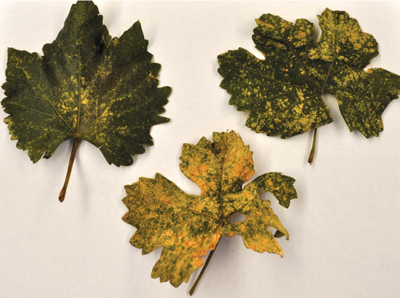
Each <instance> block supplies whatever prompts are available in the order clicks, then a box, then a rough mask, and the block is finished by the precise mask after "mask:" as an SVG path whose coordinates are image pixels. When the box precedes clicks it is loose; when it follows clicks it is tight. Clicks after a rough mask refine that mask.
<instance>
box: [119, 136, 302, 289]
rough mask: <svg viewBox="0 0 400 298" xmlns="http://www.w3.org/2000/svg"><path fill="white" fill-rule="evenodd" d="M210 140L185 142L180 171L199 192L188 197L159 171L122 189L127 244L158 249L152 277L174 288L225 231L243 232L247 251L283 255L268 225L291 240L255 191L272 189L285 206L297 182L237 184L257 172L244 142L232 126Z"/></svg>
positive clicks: (280, 178)
mask: <svg viewBox="0 0 400 298" xmlns="http://www.w3.org/2000/svg"><path fill="white" fill-rule="evenodd" d="M213 139H214V142H210V141H208V140H207V139H206V138H205V137H203V138H202V139H200V141H199V142H198V144H197V145H192V144H184V145H183V147H182V155H181V157H180V160H181V164H180V169H181V171H182V172H183V174H185V175H186V177H188V178H189V179H190V180H191V181H193V182H194V183H196V184H197V185H198V186H199V188H200V190H201V195H200V196H196V195H189V194H186V193H185V192H183V191H182V190H181V189H180V188H179V187H178V186H177V185H175V184H174V183H173V182H171V181H169V180H168V179H166V178H165V177H163V176H162V175H161V174H156V176H155V179H148V178H140V179H139V182H136V183H134V184H132V185H127V186H125V189H126V193H127V196H126V197H125V198H124V199H123V202H124V203H125V205H126V206H127V208H128V209H129V211H128V212H127V213H126V214H125V215H124V217H123V220H124V221H125V222H127V223H129V224H131V225H133V226H134V227H136V228H137V231H136V232H135V234H134V235H133V237H132V238H131V240H130V242H131V244H132V245H133V246H135V247H137V248H141V249H142V250H143V254H147V253H150V252H151V251H153V250H154V249H155V248H156V247H159V246H161V247H163V250H162V253H161V257H160V259H159V260H158V261H157V263H156V265H155V266H154V268H153V272H152V275H151V276H152V277H153V278H160V280H161V281H162V282H164V281H170V283H171V284H172V285H173V286H175V287H177V286H179V285H180V284H181V283H182V282H183V281H186V282H187V281H188V280H189V277H190V275H191V274H192V272H193V271H194V270H196V269H197V268H199V267H201V266H202V265H203V262H204V261H203V258H202V256H204V255H206V254H207V251H208V250H214V249H215V247H216V245H217V244H218V242H219V240H220V238H221V236H223V235H225V236H229V237H232V236H234V235H240V236H242V238H243V241H244V244H245V246H246V247H247V248H250V249H253V250H254V251H257V252H265V251H267V252H270V253H276V254H279V255H281V256H283V252H282V248H281V247H280V245H279V243H278V242H277V241H276V240H275V238H274V236H273V234H272V233H271V232H270V231H269V228H273V229H276V230H277V231H279V234H281V235H286V237H287V239H288V238H289V234H288V232H287V231H286V229H285V228H284V227H283V225H282V224H281V222H280V221H279V219H278V217H277V216H276V215H275V214H274V212H273V211H272V209H271V208H270V204H271V203H270V202H269V201H268V200H262V199H261V198H260V196H259V191H260V190H261V192H266V191H270V192H271V193H272V194H273V195H275V197H276V198H277V199H278V200H279V202H280V204H282V205H283V206H285V207H288V206H289V204H290V200H292V199H295V198H296V197H297V194H296V190H295V189H294V187H293V183H294V182H295V180H294V179H293V178H291V177H288V176H284V175H282V174H280V173H268V174H264V175H261V176H259V177H258V178H256V179H255V180H253V181H252V182H250V183H248V184H246V185H245V186H244V187H242V186H243V184H244V183H245V182H246V181H248V180H249V178H250V177H251V176H252V175H253V174H254V164H253V160H252V152H251V151H250V148H249V146H248V145H247V146H246V145H244V143H243V141H242V139H241V138H240V136H238V135H237V134H236V133H235V132H233V131H231V132H229V133H214V134H213ZM237 213H240V214H243V215H245V217H246V219H245V220H243V221H239V222H237V223H232V222H231V221H230V220H229V218H231V217H232V216H233V215H235V214H237Z"/></svg>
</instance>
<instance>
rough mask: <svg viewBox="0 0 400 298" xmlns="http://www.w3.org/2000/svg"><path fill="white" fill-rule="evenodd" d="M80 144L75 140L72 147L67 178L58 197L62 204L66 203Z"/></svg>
mask: <svg viewBox="0 0 400 298" xmlns="http://www.w3.org/2000/svg"><path fill="white" fill-rule="evenodd" d="M78 144H79V139H75V140H74V144H73V145H72V150H71V156H70V157H69V163H68V170H67V176H66V177H65V182H64V186H63V188H62V189H61V191H60V195H59V196H58V199H59V200H60V202H63V201H64V199H65V195H66V193H67V187H68V183H69V177H70V176H71V172H72V166H73V165H74V160H75V155H76V151H77V149H78Z"/></svg>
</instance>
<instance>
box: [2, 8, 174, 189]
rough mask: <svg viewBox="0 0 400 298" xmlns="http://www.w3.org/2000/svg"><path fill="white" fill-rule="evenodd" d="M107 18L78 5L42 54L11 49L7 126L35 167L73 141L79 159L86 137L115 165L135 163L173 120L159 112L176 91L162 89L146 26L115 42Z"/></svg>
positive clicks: (6, 86) (136, 26) (134, 28)
mask: <svg viewBox="0 0 400 298" xmlns="http://www.w3.org/2000/svg"><path fill="white" fill-rule="evenodd" d="M102 21H103V17H102V16H101V15H99V11H98V8H97V6H96V5H94V4H93V2H91V1H79V2H77V3H76V4H74V5H72V8H71V11H70V13H69V15H68V17H67V19H66V21H65V24H64V27H63V29H62V30H61V31H60V32H59V34H58V36H57V38H56V40H55V41H54V42H53V43H51V44H46V45H44V47H43V53H44V55H43V56H42V57H41V56H40V55H39V54H37V53H29V52H26V51H20V50H16V49H13V48H9V49H8V62H7V70H6V76H7V82H6V83H4V84H3V86H2V88H3V89H4V90H5V95H6V96H7V97H6V98H4V99H3V100H2V105H3V107H4V110H5V112H6V113H8V114H9V115H10V116H8V117H7V118H6V119H5V120H4V122H5V123H6V124H8V128H9V131H10V134H11V135H12V140H18V143H17V147H18V148H19V149H23V150H28V154H29V157H30V159H31V160H32V161H33V162H34V163H35V162H37V161H38V160H39V159H40V158H41V157H44V158H50V157H51V156H52V155H53V153H54V151H55V150H56V149H57V147H58V146H59V145H60V144H61V143H62V142H64V141H67V140H74V146H73V148H74V149H73V150H72V154H71V161H72V162H73V155H74V154H75V152H76V148H77V145H78V142H79V141H80V140H86V141H88V142H90V143H92V144H93V145H94V146H96V147H98V148H99V149H100V151H101V152H102V153H103V155H104V157H105V159H106V160H107V162H108V163H109V164H115V165H116V166H121V165H124V166H127V165H131V164H132V163H133V160H132V156H133V155H136V154H142V153H144V151H145V149H144V147H143V145H149V146H150V145H152V144H153V141H152V137H151V136H150V128H151V127H152V126H153V125H156V124H161V123H166V122H168V121H169V119H168V118H165V117H161V116H159V114H161V113H163V112H164V111H165V110H164V108H163V106H164V105H165V104H167V102H168V100H167V98H168V96H169V94H170V93H171V88H169V87H163V88H158V87H157V86H158V80H157V76H158V73H159V71H160V65H159V64H156V63H152V62H151V60H152V55H151V54H150V53H149V52H147V45H148V41H147V40H146V39H145V38H144V36H143V32H142V28H141V25H140V23H139V22H136V23H135V24H133V26H132V27H131V28H129V29H128V30H127V31H125V32H124V33H123V34H122V36H121V37H120V38H116V37H115V38H112V37H111V36H110V35H109V33H108V30H107V28H106V26H105V25H103V23H102ZM71 167H72V163H70V166H69V170H68V173H70V168H71ZM68 179H69V175H68V174H67V180H66V184H67V183H68ZM64 195H65V194H64Z"/></svg>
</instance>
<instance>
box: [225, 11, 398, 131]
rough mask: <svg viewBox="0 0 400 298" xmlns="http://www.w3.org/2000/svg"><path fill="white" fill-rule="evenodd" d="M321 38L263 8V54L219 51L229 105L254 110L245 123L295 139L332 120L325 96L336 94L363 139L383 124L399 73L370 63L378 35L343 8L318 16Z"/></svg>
mask: <svg viewBox="0 0 400 298" xmlns="http://www.w3.org/2000/svg"><path fill="white" fill-rule="evenodd" d="M318 18H319V25H320V27H321V31H322V34H321V37H320V39H319V40H318V42H316V41H315V39H314V34H315V29H314V25H313V24H312V23H310V22H309V21H307V20H305V19H299V20H296V22H295V24H292V23H290V22H288V21H285V20H283V19H282V18H280V17H279V16H275V15H271V14H264V15H262V16H261V17H260V18H259V19H258V20H256V22H257V27H256V28H255V29H254V35H253V41H254V43H255V44H256V48H257V49H258V50H260V51H261V52H262V53H263V54H264V57H265V59H258V58H256V57H255V56H253V55H252V54H251V53H249V52H248V51H246V50H244V49H242V48H239V49H238V50H235V51H228V52H227V53H225V54H222V55H220V56H218V62H219V65H220V67H219V69H218V72H219V73H220V74H221V76H222V77H223V78H224V79H223V81H222V83H221V87H222V88H224V89H226V90H227V92H228V93H229V94H231V95H232V96H231V98H230V101H229V104H231V105H235V106H236V107H237V109H238V110H239V111H249V112H250V113H249V116H248V118H247V122H246V126H248V127H249V128H251V129H252V130H254V131H256V132H263V133H266V134H267V135H268V136H275V135H280V136H281V138H289V137H291V136H294V135H298V134H301V133H304V132H306V131H309V130H312V129H316V128H318V127H320V126H323V125H325V124H328V123H331V122H332V121H333V119H332V115H331V113H330V111H329V108H328V106H327V105H326V103H325V102H324V99H323V97H322V95H323V94H326V93H329V94H332V95H334V96H335V97H336V99H337V101H338V104H339V108H340V112H341V114H342V116H343V118H344V120H345V121H346V123H347V126H348V127H349V129H350V131H353V130H355V129H357V130H359V131H360V132H361V133H362V134H363V135H364V136H365V137H367V138H369V137H371V136H378V134H379V132H381V131H382V130H383V124H382V118H381V115H382V113H383V111H384V110H385V108H386V107H387V105H388V104H389V103H390V102H391V101H392V100H393V99H395V98H397V97H398V95H399V94H400V76H398V75H396V74H393V73H391V72H389V71H387V70H384V69H381V68H373V69H369V70H367V71H365V70H364V68H365V67H366V66H367V65H368V64H369V63H370V61H371V59H372V58H374V57H376V56H377V55H378V44H377V42H376V40H375V39H374V37H373V36H372V35H370V34H368V33H364V32H362V31H361V28H360V26H359V25H358V22H357V21H356V20H355V19H352V18H350V17H349V15H348V14H347V13H346V12H344V11H331V10H329V9H325V11H324V12H323V13H322V14H321V15H320V16H318Z"/></svg>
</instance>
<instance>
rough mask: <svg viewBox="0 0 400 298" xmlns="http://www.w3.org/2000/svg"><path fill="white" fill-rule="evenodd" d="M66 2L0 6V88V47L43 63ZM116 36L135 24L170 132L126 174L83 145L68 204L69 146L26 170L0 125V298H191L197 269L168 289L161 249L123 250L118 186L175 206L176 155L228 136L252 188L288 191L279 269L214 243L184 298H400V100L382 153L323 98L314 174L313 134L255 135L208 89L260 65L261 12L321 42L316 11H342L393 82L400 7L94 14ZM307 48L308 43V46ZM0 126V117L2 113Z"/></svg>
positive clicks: (130, 6) (189, 188) (186, 8)
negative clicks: (373, 42) (230, 61)
mask: <svg viewBox="0 0 400 298" xmlns="http://www.w3.org/2000/svg"><path fill="white" fill-rule="evenodd" d="M73 3H74V2H71V1H66V2H17V1H13V2H1V3H0V68H1V70H0V82H1V83H2V82H5V69H6V61H7V47H14V48H16V49H20V50H27V51H29V52H39V53H40V54H42V51H41V48H42V46H43V45H44V44H45V43H50V42H52V41H53V40H54V39H55V38H56V36H57V34H58V32H59V31H60V30H61V28H62V26H63V23H64V20H65V18H66V16H67V14H68V12H69V9H70V7H71V5H72V4H73ZM97 5H98V7H99V10H100V13H101V14H102V15H103V16H104V23H105V25H106V26H107V27H108V28H109V31H110V34H111V35H112V36H120V35H121V34H122V33H123V32H124V31H125V30H127V29H128V28H129V27H130V26H131V25H132V24H133V23H134V22H135V21H136V20H138V19H139V20H140V22H141V24H142V27H143V31H144V34H145V37H146V38H147V39H148V40H149V41H150V45H149V52H151V53H152V54H153V55H154V61H155V62H157V63H160V64H161V65H162V69H161V73H160V77H159V78H160V86H171V87H172V89H173V92H172V94H171V96H170V97H169V101H170V102H169V103H168V105H167V106H166V110H167V111H166V113H165V114H164V115H165V116H166V117H169V118H170V119H171V122H170V123H168V124H163V125H158V126H155V127H153V129H152V132H151V133H152V136H153V138H154V146H153V147H148V148H146V153H145V154H144V155H141V156H136V157H135V158H134V160H135V162H134V165H132V166H130V167H121V168H117V167H115V166H110V165H108V164H107V162H106V161H105V159H104V158H103V156H102V154H101V153H100V151H99V150H98V149H96V148H95V147H94V146H92V145H90V144H89V143H84V142H83V143H82V144H81V145H80V147H79V151H78V154H77V157H76V161H75V164H74V168H73V172H72V176H71V180H70V185H69V189H68V192H67V196H66V199H65V202H64V203H62V204H61V203H60V202H59V201H58V199H57V198H58V194H59V191H60V189H61V187H62V184H63V182H64V178H65V173H66V168H67V163H68V159H69V155H70V150H71V147H72V143H69V142H66V143H63V144H62V145H61V146H60V147H59V148H58V149H57V151H56V153H55V154H54V155H53V157H51V158H50V159H49V160H40V161H39V162H38V163H37V164H32V162H31V161H30V160H29V158H28V154H27V152H24V151H22V150H18V149H16V141H10V135H9V134H8V129H7V127H6V125H5V124H4V123H3V124H2V123H0V144H1V145H0V187H1V192H0V196H1V200H0V296H1V297H7V298H8V297H10V298H15V297H35V298H36V297H62V298H63V297H85V298H87V297H96V298H101V297H117V298H120V297H121V298H122V297H137V298H142V297H188V296H189V295H188V291H189V289H190V287H191V285H192V284H193V282H194V279H195V278H196V276H197V274H198V273H199V271H200V270H198V271H196V272H195V273H194V274H193V275H192V277H191V279H190V281H189V283H188V284H186V283H183V284H182V285H181V286H180V287H179V288H174V287H172V286H171V285H170V284H169V283H162V284H160V282H159V280H156V279H152V278H151V277H150V273H151V270H152V267H153V266H154V264H155V262H156V260H157V259H158V257H159V255H160V252H161V249H159V248H158V249H156V251H155V252H152V253H151V254H148V255H146V256H142V254H141V250H139V249H137V248H135V247H133V246H131V245H130V244H129V239H130V237H131V235H132V234H133V233H134V231H135V228H133V227H132V226H130V225H128V224H126V223H124V222H123V221H122V220H121V217H122V216H123V215H124V214H125V212H126V211H127V209H126V207H125V206H124V204H123V203H122V202H121V199H122V198H123V197H124V195H125V192H124V188H123V186H124V185H126V184H132V183H134V182H136V181H138V178H139V177H150V178H153V177H154V175H155V173H156V172H159V173H161V174H163V175H164V176H166V177H167V178H169V179H170V180H172V181H174V182H175V183H176V184H177V185H179V186H180V187H181V188H182V189H183V190H184V191H186V192H188V193H191V194H199V193H200V191H199V189H198V187H197V186H196V185H195V184H193V183H192V182H191V181H189V180H188V179H187V178H186V177H185V176H184V175H183V174H182V173H181V172H180V170H179V167H178V165H179V160H178V158H179V156H180V151H181V146H182V144H183V143H185V142H187V143H196V142H197V141H198V140H199V139H200V138H201V137H202V136H206V137H207V138H209V139H210V138H211V136H212V132H213V131H218V132H221V131H226V130H228V129H232V130H235V131H236V132H238V133H239V134H240V135H241V136H242V138H243V140H244V142H245V143H246V144H250V146H251V149H252V151H253V152H254V155H253V157H254V161H255V170H256V175H255V176H254V178H255V177H256V176H258V175H260V174H263V173H265V172H273V171H278V172H282V173H284V174H286V175H289V176H292V177H294V178H295V179H296V180H297V181H296V183H295V187H296V188H297V191H298V196H299V199H298V200H295V201H292V204H291V206H290V208H289V209H288V210H286V209H284V208H283V207H281V206H279V205H278V204H277V203H276V202H275V201H272V207H273V209H274V211H275V212H276V213H277V215H278V216H279V217H280V219H281V221H282V223H283V224H284V225H285V227H286V228H287V229H288V231H289V232H290V241H286V240H285V239H284V238H281V239H280V240H279V241H280V243H281V245H282V247H283V250H284V254H285V256H284V258H280V257H279V256H277V255H272V254H268V253H264V254H259V253H256V252H254V251H252V250H248V249H246V248H245V246H244V245H243V241H242V239H241V238H240V237H238V236H235V237H233V238H226V237H225V238H224V239H222V241H221V243H220V245H219V247H218V249H217V251H216V253H215V255H214V258H213V260H212V262H211V264H210V266H209V267H208V269H207V271H206V274H205V275H204V276H203V279H202V281H201V282H200V284H199V287H198V289H197V291H196V292H195V297H197V298H202V297H208V298H209V297H278V298H280V297H296V298H297V297H305V298H309V297H340V298H342V297H363V298H364V297H398V292H399V291H400V282H399V277H400V254H399V249H400V188H399V183H400V166H399V164H400V161H399V157H400V150H399V145H400V119H399V114H400V101H399V100H395V101H393V102H392V103H391V104H390V105H389V107H388V108H387V110H386V111H385V112H384V114H383V122H384V127H385V129H384V131H383V132H382V133H381V135H380V137H379V138H376V137H372V138H370V139H366V138H364V136H362V135H361V133H359V132H353V133H350V132H349V130H348V128H347V126H346V124H345V123H344V121H343V119H342V118H341V116H340V113H339V110H338V107H337V104H336V101H335V99H334V98H333V97H331V96H326V97H325V98H326V100H327V103H328V105H329V107H330V108H331V110H332V114H333V117H334V120H335V121H334V123H332V124H329V125H327V126H325V127H323V128H320V129H319V131H318V133H319V135H318V142H317V153H316V158H315V163H314V164H313V165H312V166H310V165H308V164H307V157H308V153H309V150H310V146H311V141H312V133H311V132H309V133H305V134H303V135H299V136H296V137H293V138H291V139H288V140H281V139H280V138H279V137H267V136H265V135H263V134H256V133H255V132H253V131H251V130H250V129H248V128H247V127H245V126H244V123H245V121H246V117H247V113H244V112H238V111H236V108H235V107H233V106H229V105H228V100H229V95H228V94H227V93H226V91H225V90H223V89H221V88H220V87H219V84H220V82H221V80H222V78H221V77H220V75H219V74H218V73H217V68H218V63H217V56H218V55H219V54H222V53H224V52H226V51H228V50H234V49H237V48H238V47H243V48H245V49H247V50H249V51H251V52H252V53H254V54H255V55H257V56H258V57H261V54H260V53H259V52H258V51H257V50H256V49H255V47H254V44H253V42H252V39H251V35H252V30H253V28H254V27H255V26H256V24H255V21H254V19H256V18H258V17H260V16H261V15H262V14H263V13H272V14H276V15H279V16H281V17H282V18H284V19H286V20H288V21H291V22H294V21H295V20H296V19H297V18H306V19H308V20H310V21H311V22H313V23H314V24H315V25H316V27H317V31H318V32H319V28H318V26H317V24H318V19H317V15H318V14H320V13H321V12H322V11H323V10H324V9H325V8H326V7H329V8H330V9H332V10H345V11H347V12H348V13H349V14H350V16H351V17H354V18H356V19H357V20H358V21H359V23H360V25H361V27H362V29H363V31H364V32H368V33H371V34H372V35H373V36H374V37H375V38H376V39H377V41H378V43H379V51H380V55H379V56H378V57H377V58H375V59H374V60H373V63H372V64H371V66H374V67H382V68H385V69H387V70H390V71H392V72H394V73H397V74H400V62H399V53H400V23H399V11H400V2H279V3H278V2H216V1H213V2H97ZM318 34H319V33H318ZM0 117H1V118H2V119H3V118H5V117H6V114H5V113H4V112H3V111H2V110H1V111H0Z"/></svg>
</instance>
